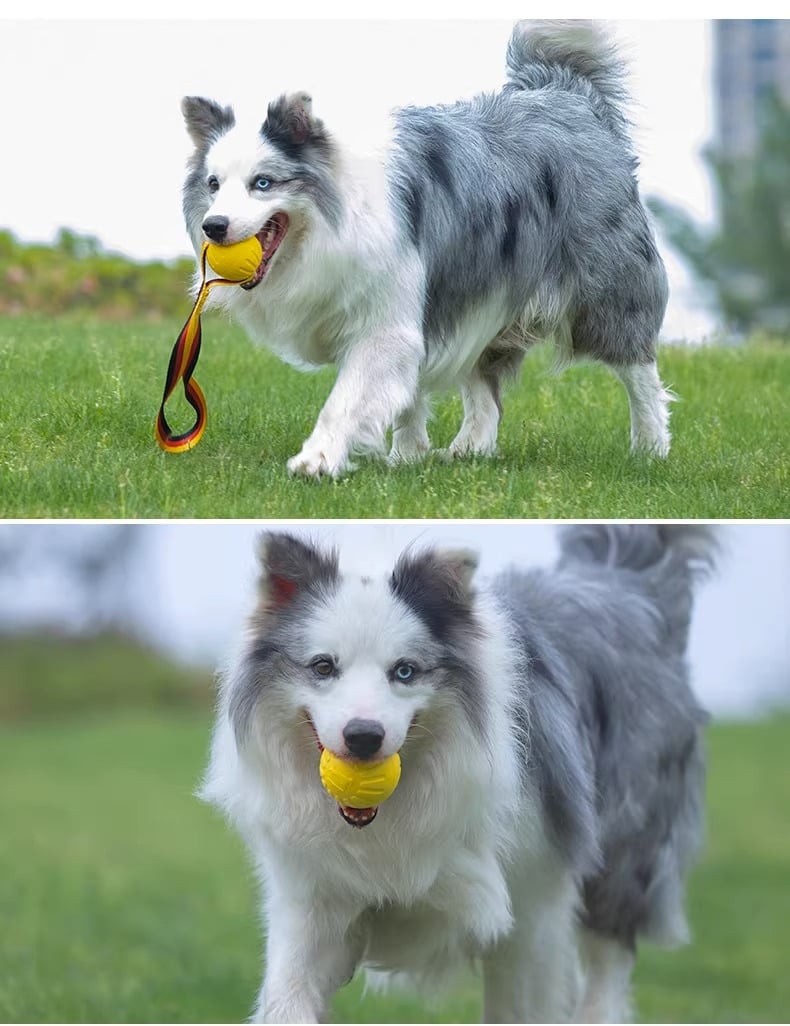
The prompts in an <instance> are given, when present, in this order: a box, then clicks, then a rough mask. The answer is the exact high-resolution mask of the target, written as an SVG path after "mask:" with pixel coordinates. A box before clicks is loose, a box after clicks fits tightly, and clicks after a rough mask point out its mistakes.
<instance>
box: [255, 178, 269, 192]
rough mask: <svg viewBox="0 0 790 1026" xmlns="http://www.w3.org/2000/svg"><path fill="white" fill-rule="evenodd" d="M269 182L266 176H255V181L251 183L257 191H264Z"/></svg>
mask: <svg viewBox="0 0 790 1026" xmlns="http://www.w3.org/2000/svg"><path fill="white" fill-rule="evenodd" d="M271 184H272V183H271V182H270V181H269V179H268V178H256V179H255V182H254V183H253V188H254V189H257V190H258V192H266V190H267V189H268V188H269V186H270V185H271Z"/></svg>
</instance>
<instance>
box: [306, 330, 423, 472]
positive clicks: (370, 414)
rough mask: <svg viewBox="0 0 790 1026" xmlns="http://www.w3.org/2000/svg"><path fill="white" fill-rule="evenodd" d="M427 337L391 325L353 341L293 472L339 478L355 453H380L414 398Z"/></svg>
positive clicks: (414, 331) (350, 465) (348, 467)
mask: <svg viewBox="0 0 790 1026" xmlns="http://www.w3.org/2000/svg"><path fill="white" fill-rule="evenodd" d="M422 356H423V347H422V337H421V335H420V334H419V332H418V331H416V330H414V329H411V328H398V329H391V330H388V331H386V332H381V333H379V334H377V335H375V336H372V337H370V338H368V339H366V340H365V341H362V342H354V343H353V344H351V345H349V346H348V347H347V348H346V350H345V352H344V355H343V357H342V358H341V361H340V369H339V371H338V375H337V380H336V381H335V385H334V387H333V389H332V391H331V393H330V395H329V398H328V399H327V401H326V403H325V405H324V408H323V409H322V410H321V413H320V415H319V417H318V421H317V422H316V425H315V428H314V430H313V433H312V434H311V435H310V437H309V438H308V439H307V441H306V442H305V443H304V445H303V446H302V451H301V452H300V453H299V454H298V455H297V456H294V457H293V458H292V459H290V460H289V461H288V470H289V471H290V473H292V474H303V475H304V476H305V477H321V476H322V475H325V474H326V475H329V476H331V477H340V476H341V475H342V474H343V473H344V471H346V470H352V469H353V466H352V464H351V463H350V461H349V457H350V455H351V453H353V452H381V451H382V449H383V447H384V438H385V435H386V432H387V430H388V429H389V428H390V427H391V426H392V424H393V422H394V420H395V418H396V417H397V416H398V414H399V413H401V411H402V410H405V409H406V407H407V406H408V405H409V404H410V403H411V402H412V401H413V399H414V396H415V393H416V390H417V378H418V373H419V366H420V361H421V359H422Z"/></svg>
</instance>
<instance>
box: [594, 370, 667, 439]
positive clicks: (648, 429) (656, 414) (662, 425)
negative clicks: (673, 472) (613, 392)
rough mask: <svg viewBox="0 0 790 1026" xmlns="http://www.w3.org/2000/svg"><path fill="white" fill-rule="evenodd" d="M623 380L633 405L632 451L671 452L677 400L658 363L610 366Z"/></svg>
mask: <svg viewBox="0 0 790 1026" xmlns="http://www.w3.org/2000/svg"><path fill="white" fill-rule="evenodd" d="M609 367H610V369H611V370H612V371H613V372H614V373H615V374H616V375H617V377H618V378H619V379H620V381H622V383H623V385H624V387H625V390H626V392H627V393H628V401H629V403H630V406H631V448H632V449H633V450H634V451H635V452H645V453H647V454H648V455H651V456H661V457H663V456H666V455H667V454H668V453H669V445H670V440H671V436H670V433H669V404H670V403H671V402H672V401H673V400H674V399H675V398H676V397H675V396H674V395H673V393H672V392H670V391H669V389H666V388H664V386H663V385H662V383H661V378H660V377H659V376H658V367H657V366H656V362H655V360H652V361H650V362H649V363H632V364H624V365H617V364H611V363H610V364H609Z"/></svg>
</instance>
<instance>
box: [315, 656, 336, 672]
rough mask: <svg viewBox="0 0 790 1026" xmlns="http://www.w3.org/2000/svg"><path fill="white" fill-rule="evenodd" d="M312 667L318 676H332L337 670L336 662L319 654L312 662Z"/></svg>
mask: <svg viewBox="0 0 790 1026" xmlns="http://www.w3.org/2000/svg"><path fill="white" fill-rule="evenodd" d="M310 669H311V670H312V671H313V673H314V674H315V675H316V677H331V676H332V674H333V673H334V672H335V664H334V661H333V660H332V659H329V658H328V657H327V656H317V657H316V658H315V659H314V660H313V661H312V662H311V663H310Z"/></svg>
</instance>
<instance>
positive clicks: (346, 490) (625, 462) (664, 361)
mask: <svg viewBox="0 0 790 1026" xmlns="http://www.w3.org/2000/svg"><path fill="white" fill-rule="evenodd" d="M185 314H186V310H185ZM180 326H181V325H180V324H178V323H176V322H172V323H170V322H167V323H162V324H156V325H153V324H145V323H135V324H131V325H121V324H111V323H100V322H94V323H85V324H83V323H75V322H74V321H70V322H69V321H66V320H62V321H59V320H55V319H43V318H36V317H0V387H1V388H2V394H3V402H2V404H0V516H3V517H44V516H50V517H254V518H257V517H265V518H327V517H398V518H409V517H418V518H422V517H425V518H428V517H480V518H489V517H508V518H509V517H545V518H555V517H556V518H568V517H574V518H576V517H578V518H582V517H590V518H597V517H601V518H610V517H611V518H614V517H625V518H641V517H645V518H672V517H682V518H686V517H688V518H740V517H742V518H764V517H785V516H787V515H788V509H789V507H790V503H788V498H787V497H788V494H790V441H788V440H789V439H790V402H788V395H790V347H784V348H782V347H779V346H776V347H768V346H766V347H757V346H745V347H740V348H729V349H716V348H706V349H703V350H694V351H689V350H684V349H675V348H666V349H664V350H663V352H662V355H661V359H660V364H661V370H662V375H663V377H664V379H665V380H666V381H667V383H668V384H670V385H672V386H673V387H674V388H675V390H676V391H677V392H678V394H679V395H680V396H681V397H682V401H681V402H678V403H676V404H675V406H674V410H673V429H674V435H675V443H674V448H673V451H672V454H671V456H670V458H669V460H668V461H667V462H666V463H661V462H651V461H649V460H646V459H644V458H634V457H632V456H630V454H629V452H628V432H629V427H628V406H627V400H626V397H625V393H624V392H623V390H622V388H621V386H620V385H619V383H618V382H617V381H615V380H614V378H613V377H612V375H611V374H609V372H608V371H606V370H605V369H603V368H601V367H597V366H586V367H577V368H573V369H571V370H570V371H568V372H567V373H566V374H565V375H563V376H562V377H560V378H555V377H554V376H552V375H551V374H550V373H549V364H550V353H549V352H548V351H547V350H546V349H542V350H538V351H536V352H535V353H534V354H532V355H531V356H530V357H529V359H528V360H527V361H526V362H525V367H524V372H523V374H522V378H521V383H520V385H518V386H517V387H514V388H512V389H511V391H510V393H509V394H508V396H507V397H506V401H505V418H504V421H503V424H502V428H501V433H500V452H499V456H498V457H497V458H496V459H495V460H482V459H477V460H467V461H462V462H458V463H455V464H452V465H446V464H444V463H443V462H442V461H441V460H440V459H439V458H437V457H432V458H430V459H429V460H428V461H426V462H425V463H423V464H421V465H417V466H409V467H401V468H398V469H389V468H387V467H386V466H384V465H383V464H381V463H378V462H376V461H362V463H361V465H360V468H359V470H358V471H357V473H356V474H354V475H352V476H351V477H350V478H347V479H345V480H342V481H339V482H331V481H324V482H322V483H320V484H315V483H308V482H304V481H301V480H291V479H289V478H288V476H287V474H286V471H285V461H286V459H287V458H288V457H289V456H291V455H293V454H294V453H296V452H297V451H298V450H299V448H300V446H301V443H302V441H303V439H304V438H306V437H307V435H308V434H309V432H310V430H311V429H312V425H313V423H314V421H315V418H316V416H317V414H318V411H319V409H320V407H321V404H322V402H323V400H324V399H325V397H326V395H327V393H328V391H329V388H330V386H331V383H332V380H333V372H332V371H331V370H327V371H322V372H320V373H318V374H302V373H300V372H298V371H296V370H293V369H291V368H288V367H286V366H284V365H283V364H282V363H280V362H279V361H278V360H277V359H276V358H274V357H272V356H271V355H269V354H267V353H265V352H261V351H260V350H256V349H254V348H253V346H252V345H251V344H250V343H249V342H248V341H247V339H246V338H245V337H244V336H243V335H242V333H241V332H240V331H238V330H236V329H233V328H231V327H229V326H228V325H227V324H226V323H225V322H224V321H222V320H220V319H218V318H217V317H216V316H208V317H206V318H205V323H204V344H203V353H202V355H201V362H200V365H199V367H198V373H197V374H196V377H197V379H198V380H199V382H200V384H201V385H202V387H203V389H204V391H205V392H206V395H207V399H208V405H209V425H208V428H207V432H206V435H205V437H204V439H203V441H202V442H201V444H200V446H199V447H198V448H197V449H196V450H194V451H193V452H190V453H186V454H183V455H177V456H173V455H169V454H165V453H162V452H160V451H159V449H158V448H157V446H156V443H155V442H154V438H153V424H154V419H155V417H156V412H157V408H158V404H159V400H160V398H161V390H162V387H163V383H164V375H165V371H166V368H167V363H168V359H169V354H170V349H171V346H172V344H173V341H174V340H175V337H176V335H177V333H178V329H179V328H180ZM179 412H181V411H179V409H178V407H176V408H175V409H174V410H171V409H170V407H168V414H169V416H170V419H171V422H172V423H173V425H174V427H175V428H176V429H182V427H185V426H187V424H188V423H191V420H187V419H185V421H184V422H183V424H181V423H179V422H178V414H179ZM190 412H191V411H190ZM436 412H437V416H436V420H435V422H434V423H433V426H432V438H433V441H434V443H435V444H436V445H437V446H443V445H447V444H448V443H449V441H450V440H451V439H452V437H453V436H454V434H455V431H456V430H457V427H458V424H459V423H460V416H461V411H460V400H459V399H458V398H457V397H447V398H445V399H443V400H442V401H441V402H439V403H438V404H437V409H436ZM184 416H185V417H186V411H184Z"/></svg>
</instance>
